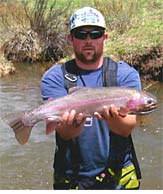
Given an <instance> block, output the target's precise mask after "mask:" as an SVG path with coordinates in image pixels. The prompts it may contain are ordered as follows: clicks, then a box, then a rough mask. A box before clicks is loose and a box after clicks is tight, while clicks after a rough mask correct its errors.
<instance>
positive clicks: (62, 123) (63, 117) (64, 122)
mask: <svg viewBox="0 0 163 194" xmlns="http://www.w3.org/2000/svg"><path fill="white" fill-rule="evenodd" d="M69 114H70V113H69V112H65V113H64V114H63V115H62V118H61V125H65V124H66V123H67V120H68V117H69Z"/></svg>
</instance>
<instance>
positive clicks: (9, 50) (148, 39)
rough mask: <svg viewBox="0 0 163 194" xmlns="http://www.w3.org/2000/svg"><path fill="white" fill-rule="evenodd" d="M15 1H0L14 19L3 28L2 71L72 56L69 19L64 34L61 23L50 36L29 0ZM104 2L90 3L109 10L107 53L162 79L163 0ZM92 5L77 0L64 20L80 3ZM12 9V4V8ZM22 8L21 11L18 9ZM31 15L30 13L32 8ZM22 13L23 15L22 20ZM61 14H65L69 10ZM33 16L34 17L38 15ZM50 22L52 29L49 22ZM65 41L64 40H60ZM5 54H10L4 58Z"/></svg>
mask: <svg viewBox="0 0 163 194" xmlns="http://www.w3.org/2000/svg"><path fill="white" fill-rule="evenodd" d="M15 2H17V3H13V2H12V3H9V2H8V3H3V4H1V6H0V13H1V14H0V17H3V18H4V19H3V21H6V23H7V25H8V26H7V28H6V26H5V25H4V24H5V23H2V24H1V25H0V26H1V27H2V28H1V32H0V33H1V36H0V47H1V53H0V55H1V58H2V59H3V60H1V62H0V76H4V75H6V74H10V73H13V72H14V71H15V69H14V68H15V67H14V63H15V62H16V63H20V65H21V63H27V62H28V63H35V62H36V65H37V64H38V63H42V60H43V64H44V66H45V64H46V63H47V67H49V63H51V64H54V63H57V62H58V60H62V61H65V60H66V59H67V58H70V56H71V52H70V50H71V49H69V48H68V49H65V47H64V46H65V45H64V44H67V43H66V41H65V33H66V27H65V26H64V25H65V24H64V25H63V26H62V29H60V30H61V31H60V32H59V33H60V34H61V35H62V36H60V38H58V35H56V34H55V31H54V30H55V26H53V28H52V29H50V30H51V32H50V36H49V35H48V34H46V33H45V34H46V36H45V37H43V36H42V34H39V32H40V31H39V30H38V29H39V27H40V26H37V24H35V26H34V28H33V27H32V25H31V24H30V22H29V20H28V18H27V17H26V15H25V13H24V11H23V5H22V4H20V1H18V0H17V1H16V0H15ZM49 2H51V1H50V0H49ZM63 2H64V1H63ZM63 2H62V0H60V1H59V6H60V7H61V8H62V6H64V5H65V7H66V5H67V2H68V1H66V2H65V3H63ZM103 2H105V3H102V2H101V1H100V0H98V1H97V0H91V1H90V2H89V5H90V6H94V7H97V8H98V9H99V10H100V11H101V12H102V13H104V14H105V16H106V23H107V31H108V33H109V41H108V42H107V43H106V45H105V55H108V56H110V57H111V58H112V59H113V60H116V61H118V60H124V61H126V62H127V63H129V64H130V65H132V66H133V67H134V68H136V69H137V70H138V72H139V73H140V75H141V77H142V78H143V79H152V80H157V81H161V82H162V81H163V43H162V42H163V33H162V32H163V15H162V9H163V4H162V1H161V0H157V2H156V1H155V0H135V1H134V3H133V2H132V1H124V0H122V1H119V0H114V4H113V1H110V0H105V1H103ZM86 5H87V6H88V2H86V1H80V0H76V1H73V0H72V3H71V6H70V7H69V9H68V10H66V11H65V12H66V16H65V18H66V20H64V21H68V18H69V16H70V14H71V11H72V10H74V9H76V7H81V6H86ZM33 6H34V5H33ZM106 7H107V8H108V9H109V10H110V11H109V12H108V10H107V9H106ZM55 9H56V7H54V10H55ZM5 10H6V11H5ZM7 10H11V13H9V12H8V11H7ZM14 10H15V11H14ZM16 10H21V11H19V12H16ZM36 11H37V10H36ZM39 11H40V10H38V11H37V12H36V13H39ZM29 13H30V12H29ZM29 13H28V14H29ZM115 13H116V14H115ZM16 14H17V15H16ZM45 15H46V14H45ZM45 15H43V17H42V20H41V19H40V22H44V23H46V22H45V21H46V17H45V18H44V16H45ZM28 16H30V14H29V15H28ZM14 18H15V19H14ZM19 18H21V20H19ZM58 18H59V17H57V19H58ZM61 18H63V16H62V17H61ZM13 19H14V21H13ZM30 19H31V20H32V19H33V18H32V16H31V18H30ZM32 21H34V20H32ZM35 22H36V21H35ZM37 22H38V21H37ZM51 22H52V21H51ZM21 23H23V31H21V30H22V26H21V25H20V24H21ZM44 27H45V29H46V26H44ZM37 28H38V29H37ZM63 28H64V29H63ZM29 29H30V30H29ZM31 30H32V31H31ZM56 36H57V37H56ZM49 37H50V38H51V39H50V40H51V41H50V42H48V45H50V46H47V42H42V40H45V39H47V38H49ZM60 43H61V45H62V46H61V45H59V44H60ZM66 46H67V45H66ZM45 48H46V49H47V50H46V49H45ZM58 51H59V52H58ZM4 56H5V58H6V59H8V60H6V59H4ZM47 61H48V62H47Z"/></svg>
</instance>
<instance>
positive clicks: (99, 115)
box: [94, 112, 103, 120]
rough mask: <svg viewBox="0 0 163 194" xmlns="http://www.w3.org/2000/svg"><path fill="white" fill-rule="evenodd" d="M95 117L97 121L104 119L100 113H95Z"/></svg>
mask: <svg viewBox="0 0 163 194" xmlns="http://www.w3.org/2000/svg"><path fill="white" fill-rule="evenodd" d="M94 116H95V117H96V118H97V119H100V120H102V119H103V117H102V115H101V114H100V113H98V112H94Z"/></svg>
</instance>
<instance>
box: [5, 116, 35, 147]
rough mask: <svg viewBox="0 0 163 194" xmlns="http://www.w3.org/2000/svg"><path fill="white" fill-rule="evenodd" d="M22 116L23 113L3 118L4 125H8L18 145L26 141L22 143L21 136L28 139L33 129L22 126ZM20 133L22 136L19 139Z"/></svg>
mask: <svg viewBox="0 0 163 194" xmlns="http://www.w3.org/2000/svg"><path fill="white" fill-rule="evenodd" d="M23 115H24V113H19V114H16V113H13V114H10V115H7V116H5V117H4V118H3V120H4V122H5V123H6V124H8V125H9V126H10V127H11V128H12V129H13V131H14V133H15V137H16V139H17V140H18V142H19V143H20V144H24V143H26V141H24V140H23V139H24V138H22V137H23V136H26V137H29V135H30V131H31V129H32V127H33V126H26V125H24V123H23V121H22V118H23ZM20 133H21V134H24V135H22V137H21V138H19V137H20Z"/></svg>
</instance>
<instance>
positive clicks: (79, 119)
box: [73, 113, 86, 127]
mask: <svg viewBox="0 0 163 194" xmlns="http://www.w3.org/2000/svg"><path fill="white" fill-rule="evenodd" d="M85 118H86V117H85V116H84V115H83V113H79V114H77V115H76V116H75V119H74V122H73V124H74V125H75V126H76V127H78V126H80V125H81V124H83V122H84V121H85Z"/></svg>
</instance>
